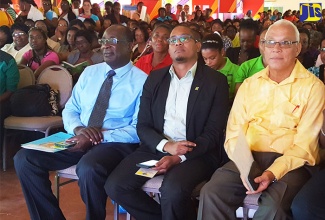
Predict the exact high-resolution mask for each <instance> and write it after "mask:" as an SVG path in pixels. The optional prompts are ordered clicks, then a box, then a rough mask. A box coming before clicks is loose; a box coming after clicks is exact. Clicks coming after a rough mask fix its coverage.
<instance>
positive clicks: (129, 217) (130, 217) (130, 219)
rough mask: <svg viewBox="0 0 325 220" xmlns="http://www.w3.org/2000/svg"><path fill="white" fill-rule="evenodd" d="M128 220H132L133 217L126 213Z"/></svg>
mask: <svg viewBox="0 0 325 220" xmlns="http://www.w3.org/2000/svg"><path fill="white" fill-rule="evenodd" d="M126 220H132V216H131V215H130V213H128V212H127V213H126Z"/></svg>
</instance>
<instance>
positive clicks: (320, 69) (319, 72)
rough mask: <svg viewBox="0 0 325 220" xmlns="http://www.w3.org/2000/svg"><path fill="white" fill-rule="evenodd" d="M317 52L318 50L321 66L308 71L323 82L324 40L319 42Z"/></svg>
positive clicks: (324, 78)
mask: <svg viewBox="0 0 325 220" xmlns="http://www.w3.org/2000/svg"><path fill="white" fill-rule="evenodd" d="M319 50H320V54H319V57H320V60H321V62H322V64H321V65H319V66H318V67H316V66H314V67H310V68H309V69H308V70H309V71H310V72H312V73H313V74H315V76H317V77H318V78H319V79H320V80H322V81H323V82H325V38H324V39H323V40H322V41H321V43H320V49H319Z"/></svg>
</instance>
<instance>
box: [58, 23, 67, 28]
mask: <svg viewBox="0 0 325 220" xmlns="http://www.w3.org/2000/svg"><path fill="white" fill-rule="evenodd" d="M58 26H59V27H67V25H66V24H58Z"/></svg>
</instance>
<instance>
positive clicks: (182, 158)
mask: <svg viewBox="0 0 325 220" xmlns="http://www.w3.org/2000/svg"><path fill="white" fill-rule="evenodd" d="M178 156H179V158H181V160H182V161H181V163H183V162H184V161H185V160H186V157H185V156H184V155H178Z"/></svg>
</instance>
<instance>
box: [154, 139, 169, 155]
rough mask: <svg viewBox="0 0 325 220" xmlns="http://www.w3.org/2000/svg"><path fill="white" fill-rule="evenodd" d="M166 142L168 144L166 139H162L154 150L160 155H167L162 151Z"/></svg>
mask: <svg viewBox="0 0 325 220" xmlns="http://www.w3.org/2000/svg"><path fill="white" fill-rule="evenodd" d="M167 142H168V140H167V139H162V140H161V141H160V143H159V144H158V145H157V147H156V149H157V150H158V151H160V152H162V153H167V152H166V151H164V146H165V144H166V143H167Z"/></svg>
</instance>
